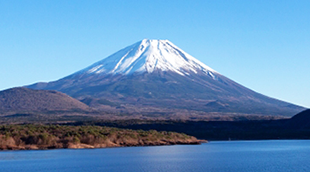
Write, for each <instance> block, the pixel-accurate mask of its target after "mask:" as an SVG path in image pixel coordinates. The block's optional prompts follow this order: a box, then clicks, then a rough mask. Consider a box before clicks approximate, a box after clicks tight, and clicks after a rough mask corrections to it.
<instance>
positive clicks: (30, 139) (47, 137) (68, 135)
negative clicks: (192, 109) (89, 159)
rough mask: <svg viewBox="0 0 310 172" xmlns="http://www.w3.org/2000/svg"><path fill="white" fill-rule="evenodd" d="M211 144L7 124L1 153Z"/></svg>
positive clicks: (165, 135) (162, 135)
mask: <svg viewBox="0 0 310 172" xmlns="http://www.w3.org/2000/svg"><path fill="white" fill-rule="evenodd" d="M204 142H207V141H206V140H199V139H197V138H196V137H193V136H189V135H186V134H183V133H176V132H166V131H161V132H158V131H155V130H149V131H143V130H130V129H119V128H113V127H100V126H59V125H33V124H30V125H4V126H0V150H47V149H94V148H112V147H136V146H163V145H197V144H201V143H204Z"/></svg>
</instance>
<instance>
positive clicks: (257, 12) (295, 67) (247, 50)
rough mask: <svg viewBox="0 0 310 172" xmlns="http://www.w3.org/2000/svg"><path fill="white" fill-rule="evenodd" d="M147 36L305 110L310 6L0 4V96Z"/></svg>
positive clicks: (27, 0)
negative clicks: (170, 44)
mask: <svg viewBox="0 0 310 172" xmlns="http://www.w3.org/2000/svg"><path fill="white" fill-rule="evenodd" d="M144 38H149V39H168V40H170V41H171V42H173V43H174V44H175V45H177V46H178V47H180V48H181V49H183V50H184V51H186V52H187V53H189V54H191V55H192V56H194V57H196V58H197V59H199V60H200V61H202V62H203V63H205V64H206V65H208V66H210V67H211V68H213V69H215V70H216V71H218V72H219V73H221V74H223V75H225V76H227V77H228V78H230V79H232V80H234V81H236V82H238V83H240V84H242V85H244V86H246V87H248V88H250V89H253V90H254V91H257V92H259V93H262V94H265V95H267V96H270V97H274V98H278V99H280V100H284V101H288V102H291V103H295V104H297V105H302V106H305V107H310V77H309V75H310V1H309V0H305V1H303V0H298V1H294V0H291V1H286V0H274V1H272V0H257V1H251V0H243V1H241V0H235V1H233V0H223V1H222V0H195V1H190V0H186V1H185V0H170V1H167V0H154V1H146V0H140V1H135V0H123V1H119V0H106V1H105V0H99V1H93V0H85V1H78V0H76V1H64V0H59V1H58V0H44V1H42V0H38V1H35V0H20V1H17V0H12V1H11V0H0V60H1V61H0V90H3V89H7V88H11V87H16V86H23V85H28V84H32V83H35V82H38V81H53V80H57V79H60V78H62V77H64V76H67V75H69V74H71V73H74V72H76V71H78V70H80V69H82V68H85V67H87V66H88V65H90V64H93V63H94V62H97V61H99V60H101V59H103V58H105V57H107V56H109V55H111V54H112V53H114V52H116V51H118V50H120V49H121V48H124V47H126V46H128V45H131V44H133V43H135V42H137V41H140V40H142V39H144Z"/></svg>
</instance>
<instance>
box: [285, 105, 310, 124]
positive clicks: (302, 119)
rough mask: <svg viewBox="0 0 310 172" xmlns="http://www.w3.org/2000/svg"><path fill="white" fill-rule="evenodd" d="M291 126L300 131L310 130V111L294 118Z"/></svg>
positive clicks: (291, 120)
mask: <svg viewBox="0 0 310 172" xmlns="http://www.w3.org/2000/svg"><path fill="white" fill-rule="evenodd" d="M289 125H290V127H293V128H298V129H310V109H307V110H304V111H302V112H300V113H298V114H297V115H295V116H293V117H292V118H291V119H290V122H289Z"/></svg>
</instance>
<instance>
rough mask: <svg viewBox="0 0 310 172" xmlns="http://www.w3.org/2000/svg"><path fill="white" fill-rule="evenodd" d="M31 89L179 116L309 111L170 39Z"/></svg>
mask: <svg viewBox="0 0 310 172" xmlns="http://www.w3.org/2000/svg"><path fill="white" fill-rule="evenodd" d="M28 87H29V88H34V89H48V90H58V91H61V92H64V93H66V94H68V95H70V96H72V97H74V98H77V99H79V100H81V101H83V102H84V103H86V104H88V105H90V106H91V107H94V108H97V109H99V110H102V111H108V112H113V113H116V112H117V113H126V114H146V115H149V114H152V115H154V114H156V115H158V114H163V115H170V116H171V115H172V116H173V117H174V118H183V117H184V116H185V117H190V118H200V117H201V116H204V117H206V116H207V117H210V116H212V117H214V116H215V117H216V118H218V117H220V118H223V117H225V118H226V117H228V116H229V118H234V117H236V116H293V115H294V114H296V113H298V112H300V111H301V110H303V109H304V108H302V107H299V106H295V105H292V104H290V103H286V102H283V101H280V100H276V99H273V98H270V97H267V96H264V95H262V94H259V93H256V92H254V91H252V90H250V89H248V88H246V87H244V86H242V85H240V84H238V83H236V82H234V81H232V80H230V79H228V78H227V77H225V76H223V75H221V74H220V73H218V72H216V71H215V70H213V69H212V68H210V67H208V66H207V65H205V64H203V63H202V62H200V61H199V60H197V59H195V58H194V57H192V56H191V55H189V54H187V53H186V52H184V51H183V50H182V49H180V48H178V47H177V46H175V45H174V44H173V43H171V42H170V41H168V40H148V39H144V40H142V41H139V42H137V43H135V44H133V45H130V46H128V47H126V48H124V49H122V50H120V51H118V52H116V53H115V54H112V55H111V56H109V57H107V58H104V59H103V60H101V61H99V62H97V63H94V64H93V65H91V66H89V67H86V68H85V69H82V70H80V71H78V72H76V73H74V74H72V75H69V76H67V77H64V78H62V79H60V80H57V81H53V82H49V83H37V84H33V85H30V86H28ZM177 114H178V115H177Z"/></svg>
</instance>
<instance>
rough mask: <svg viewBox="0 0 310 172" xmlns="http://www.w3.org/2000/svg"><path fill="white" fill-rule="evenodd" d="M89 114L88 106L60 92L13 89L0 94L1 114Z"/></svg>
mask: <svg viewBox="0 0 310 172" xmlns="http://www.w3.org/2000/svg"><path fill="white" fill-rule="evenodd" d="M49 111H64V112H66V111H80V112H83V111H84V112H89V111H91V108H90V107H89V106H87V105H86V104H84V103H82V102H80V101H78V100H76V99H74V98H72V97H70V96H68V95H66V94H64V93H61V92H58V91H48V90H33V89H29V88H23V87H18V88H11V89H7V90H4V91H1V92H0V112H2V113H7V112H19V113H21V112H49Z"/></svg>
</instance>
